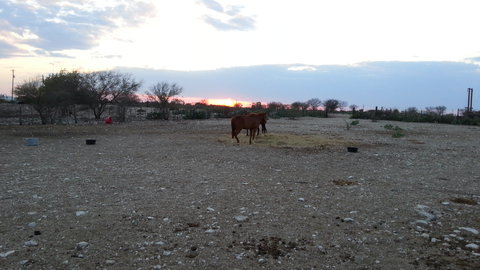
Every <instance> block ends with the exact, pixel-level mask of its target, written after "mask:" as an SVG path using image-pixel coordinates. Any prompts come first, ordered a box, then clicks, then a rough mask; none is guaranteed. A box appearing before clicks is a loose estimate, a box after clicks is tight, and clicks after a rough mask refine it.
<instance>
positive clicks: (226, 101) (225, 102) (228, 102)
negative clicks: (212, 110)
mask: <svg viewBox="0 0 480 270" xmlns="http://www.w3.org/2000/svg"><path fill="white" fill-rule="evenodd" d="M207 104H208V105H220V106H227V107H235V105H237V104H241V105H242V107H248V106H250V105H251V104H252V103H251V102H248V101H239V100H234V99H232V98H209V99H207Z"/></svg>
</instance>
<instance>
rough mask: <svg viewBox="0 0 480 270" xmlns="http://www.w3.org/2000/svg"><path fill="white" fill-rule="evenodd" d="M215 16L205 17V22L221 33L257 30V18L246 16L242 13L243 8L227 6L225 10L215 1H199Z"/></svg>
mask: <svg viewBox="0 0 480 270" xmlns="http://www.w3.org/2000/svg"><path fill="white" fill-rule="evenodd" d="M198 3H200V4H201V5H204V6H205V7H207V8H208V9H210V10H213V11H214V13H213V14H209V15H205V16H204V17H203V20H204V21H205V22H206V23H207V24H209V25H211V26H213V27H214V28H215V29H217V30H220V31H249V30H253V29H255V22H256V21H255V17H254V16H246V15H244V14H242V13H241V11H242V9H243V7H241V6H227V7H226V8H224V7H223V6H222V5H221V4H220V3H218V2H217V1H215V0H199V1H198Z"/></svg>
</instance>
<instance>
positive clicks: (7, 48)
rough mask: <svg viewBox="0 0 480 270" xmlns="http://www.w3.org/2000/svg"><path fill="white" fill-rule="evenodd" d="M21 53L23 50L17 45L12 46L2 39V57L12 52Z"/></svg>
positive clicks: (0, 42) (0, 50)
mask: <svg viewBox="0 0 480 270" xmlns="http://www.w3.org/2000/svg"><path fill="white" fill-rule="evenodd" d="M18 53H21V50H20V49H18V48H17V47H15V46H12V45H10V44H8V43H6V42H4V41H2V40H0V58H4V57H7V56H8V55H11V54H18Z"/></svg>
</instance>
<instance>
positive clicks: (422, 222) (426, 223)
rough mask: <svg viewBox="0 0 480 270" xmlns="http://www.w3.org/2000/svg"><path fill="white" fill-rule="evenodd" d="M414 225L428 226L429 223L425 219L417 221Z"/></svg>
mask: <svg viewBox="0 0 480 270" xmlns="http://www.w3.org/2000/svg"><path fill="white" fill-rule="evenodd" d="M414 223H415V224H419V225H428V221H426V220H423V219H419V220H415V222H414Z"/></svg>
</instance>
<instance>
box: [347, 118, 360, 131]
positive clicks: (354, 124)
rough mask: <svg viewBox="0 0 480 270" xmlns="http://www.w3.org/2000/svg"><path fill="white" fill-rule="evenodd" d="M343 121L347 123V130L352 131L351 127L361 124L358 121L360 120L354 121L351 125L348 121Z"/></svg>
mask: <svg viewBox="0 0 480 270" xmlns="http://www.w3.org/2000/svg"><path fill="white" fill-rule="evenodd" d="M343 121H345V126H346V128H347V130H350V127H351V126H356V125H358V124H359V123H360V121H358V120H353V121H352V122H350V123H348V122H347V120H343Z"/></svg>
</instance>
